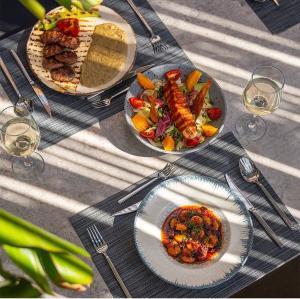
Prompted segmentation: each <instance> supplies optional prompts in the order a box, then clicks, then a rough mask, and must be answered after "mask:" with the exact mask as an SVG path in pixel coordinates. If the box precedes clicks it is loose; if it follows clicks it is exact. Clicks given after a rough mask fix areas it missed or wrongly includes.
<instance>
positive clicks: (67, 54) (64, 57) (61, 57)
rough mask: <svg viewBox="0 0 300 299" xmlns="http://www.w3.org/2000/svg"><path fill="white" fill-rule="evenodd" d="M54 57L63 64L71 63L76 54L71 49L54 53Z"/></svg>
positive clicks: (74, 59)
mask: <svg viewBox="0 0 300 299" xmlns="http://www.w3.org/2000/svg"><path fill="white" fill-rule="evenodd" d="M55 59H56V60H57V61H59V62H62V63H65V64H73V63H75V62H76V61H77V54H76V53H75V52H73V51H64V52H62V53H60V54H57V55H55Z"/></svg>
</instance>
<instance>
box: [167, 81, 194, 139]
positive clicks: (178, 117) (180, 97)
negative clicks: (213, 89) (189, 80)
mask: <svg viewBox="0 0 300 299" xmlns="http://www.w3.org/2000/svg"><path fill="white" fill-rule="evenodd" d="M167 80H168V81H167V83H166V84H165V86H164V98H165V100H166V101H167V104H168V106H169V111H170V113H171V118H172V120H173V122H174V123H175V126H176V128H177V129H178V130H179V131H180V132H181V133H182V135H183V137H184V138H185V139H193V138H194V137H196V135H197V129H196V122H195V119H194V117H193V115H192V112H191V110H190V107H189V106H188V103H187V101H186V98H185V96H184V94H183V92H182V91H181V90H180V89H179V86H178V84H177V82H176V81H175V79H167Z"/></svg>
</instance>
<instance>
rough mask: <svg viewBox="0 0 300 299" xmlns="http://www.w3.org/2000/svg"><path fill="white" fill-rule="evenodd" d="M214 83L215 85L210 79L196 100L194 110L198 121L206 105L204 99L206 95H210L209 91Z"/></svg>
mask: <svg viewBox="0 0 300 299" xmlns="http://www.w3.org/2000/svg"><path fill="white" fill-rule="evenodd" d="M212 83H213V82H212V80H211V79H208V80H207V82H206V83H205V84H204V85H203V87H202V89H201V90H200V92H199V93H198V95H197V97H196V99H195V100H194V104H193V110H194V114H195V118H196V119H197V117H198V116H199V115H200V112H201V110H202V108H203V104H204V98H205V96H206V94H207V93H208V90H209V89H210V87H211V85H212Z"/></svg>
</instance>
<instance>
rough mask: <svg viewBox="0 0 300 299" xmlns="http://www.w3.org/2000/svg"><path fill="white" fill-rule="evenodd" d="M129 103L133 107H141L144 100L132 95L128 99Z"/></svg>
mask: <svg viewBox="0 0 300 299" xmlns="http://www.w3.org/2000/svg"><path fill="white" fill-rule="evenodd" d="M129 103H130V105H131V106H132V107H133V108H136V109H142V108H143V107H144V104H145V102H144V100H143V99H140V98H135V97H132V98H130V99H129Z"/></svg>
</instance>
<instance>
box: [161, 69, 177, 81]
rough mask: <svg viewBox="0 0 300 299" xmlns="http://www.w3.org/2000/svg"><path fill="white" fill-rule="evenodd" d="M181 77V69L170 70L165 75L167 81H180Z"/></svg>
mask: <svg viewBox="0 0 300 299" xmlns="http://www.w3.org/2000/svg"><path fill="white" fill-rule="evenodd" d="M180 76H181V70H180V69H174V70H169V71H168V72H166V73H165V77H166V79H167V80H175V81H176V80H178V79H179V78H180Z"/></svg>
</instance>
